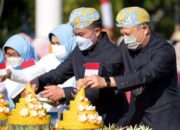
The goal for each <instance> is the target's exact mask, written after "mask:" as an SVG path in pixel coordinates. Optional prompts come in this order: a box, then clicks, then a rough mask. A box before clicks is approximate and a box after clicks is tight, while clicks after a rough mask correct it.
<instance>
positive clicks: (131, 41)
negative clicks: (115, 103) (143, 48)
mask: <svg viewBox="0 0 180 130" xmlns="http://www.w3.org/2000/svg"><path fill="white" fill-rule="evenodd" d="M124 42H125V44H126V46H127V48H128V49H129V50H134V51H135V50H138V49H140V44H139V42H137V39H136V37H135V36H124Z"/></svg>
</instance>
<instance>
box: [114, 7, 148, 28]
mask: <svg viewBox="0 0 180 130" xmlns="http://www.w3.org/2000/svg"><path fill="white" fill-rule="evenodd" d="M116 22H117V24H116V26H117V27H132V26H136V25H138V24H141V23H145V22H150V16H149V14H148V12H147V11H146V10H145V9H143V8H140V7H127V8H124V9H122V10H121V11H120V12H119V13H118V15H117V17H116Z"/></svg>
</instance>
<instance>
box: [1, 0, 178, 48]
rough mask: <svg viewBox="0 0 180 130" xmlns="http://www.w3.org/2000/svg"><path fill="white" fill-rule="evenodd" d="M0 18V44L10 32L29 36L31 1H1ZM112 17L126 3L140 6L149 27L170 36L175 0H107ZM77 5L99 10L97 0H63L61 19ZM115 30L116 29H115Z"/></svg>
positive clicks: (66, 19) (32, 19)
mask: <svg viewBox="0 0 180 130" xmlns="http://www.w3.org/2000/svg"><path fill="white" fill-rule="evenodd" d="M4 1H5V2H4V9H3V13H2V16H1V19H0V41H1V42H0V45H2V44H3V43H4V42H5V40H6V39H7V38H8V37H9V36H11V35H12V34H15V33H19V32H25V33H27V34H29V35H31V36H32V37H33V36H34V28H35V26H34V25H35V23H34V22H35V0H4ZM177 1H178V0H177ZM111 2H112V10H113V16H114V23H115V17H116V15H117V13H118V12H119V10H120V9H122V8H123V7H128V6H140V7H144V8H145V9H146V10H147V11H148V12H149V13H150V14H151V19H152V26H153V29H154V30H155V31H157V32H159V33H161V34H162V35H163V36H164V37H166V38H170V36H171V35H172V33H173V31H174V25H175V22H174V19H175V18H174V5H175V4H176V3H175V2H176V1H175V0H111ZM78 7H94V8H96V9H97V10H98V11H99V12H100V11H101V8H100V1H99V0H63V16H64V17H63V22H67V21H68V17H69V14H70V13H71V11H72V10H73V9H75V8H78ZM116 33H117V35H119V31H118V29H117V28H116Z"/></svg>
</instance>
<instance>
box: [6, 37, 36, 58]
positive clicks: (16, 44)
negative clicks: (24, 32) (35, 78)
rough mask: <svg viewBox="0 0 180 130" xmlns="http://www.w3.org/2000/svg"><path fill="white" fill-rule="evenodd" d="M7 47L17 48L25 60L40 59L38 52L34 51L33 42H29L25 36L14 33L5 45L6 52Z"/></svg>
mask: <svg viewBox="0 0 180 130" xmlns="http://www.w3.org/2000/svg"><path fill="white" fill-rule="evenodd" d="M6 47H10V48H12V49H14V50H16V51H17V52H18V53H19V55H20V56H21V57H22V58H23V60H24V61H28V60H31V59H34V60H36V61H37V60H38V58H37V55H36V52H35V51H34V48H33V46H32V45H31V43H29V42H28V41H27V40H26V39H25V38H24V37H23V36H21V35H19V34H16V35H13V36H12V37H10V38H9V39H8V40H7V41H6V43H5V45H4V47H3V51H4V52H5V48H6Z"/></svg>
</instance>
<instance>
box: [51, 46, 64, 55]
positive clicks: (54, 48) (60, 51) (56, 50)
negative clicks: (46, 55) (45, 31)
mask: <svg viewBox="0 0 180 130" xmlns="http://www.w3.org/2000/svg"><path fill="white" fill-rule="evenodd" d="M51 46H52V52H53V53H54V54H55V55H56V57H57V58H64V57H65V56H66V48H65V46H64V45H51Z"/></svg>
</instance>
